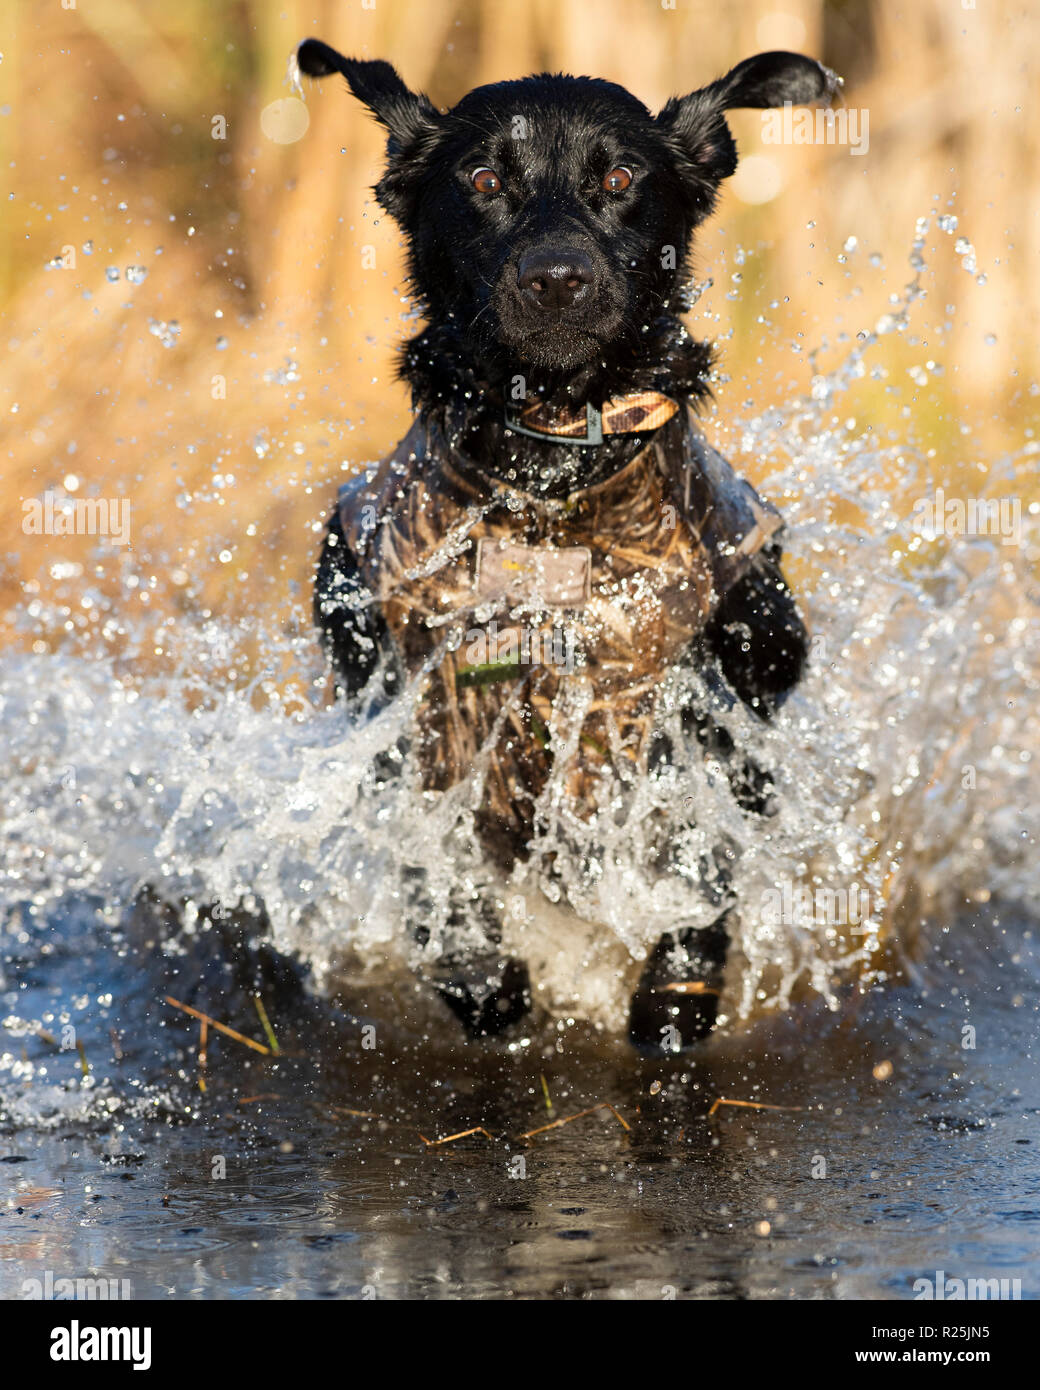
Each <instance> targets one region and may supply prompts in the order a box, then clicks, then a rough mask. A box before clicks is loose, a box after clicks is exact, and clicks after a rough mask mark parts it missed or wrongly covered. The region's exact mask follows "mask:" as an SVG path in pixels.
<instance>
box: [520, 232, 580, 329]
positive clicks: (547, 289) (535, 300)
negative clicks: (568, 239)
mask: <svg viewBox="0 0 1040 1390" xmlns="http://www.w3.org/2000/svg"><path fill="white" fill-rule="evenodd" d="M595 281H596V272H595V270H594V269H593V266H592V262H591V260H589V258H588V256H586V255H585V253H584V251H575V250H574V249H573V248H571V247H561V248H559V249H558V250H550V251H532V252H529V253H528V255H526V256H524V257H523V258H522V259H521V261H520V264H519V266H518V267H517V272H516V282H517V284H518V285H519V287H520V293H521V294H522V295H523V297H524V299H526V300H527V302H528V304H531V305H533V306H534V307H535V308H537V309H547V310H549V311H550V312H552V313H557V314H558V313H559V312H560V311H561V309H569V308H570V306H571V305H572V304H575V303H576V302H577V301H578V300H579V299H581V298H582V297H583V296H584V295H587V294H588V292H589V289H590V287H591V286H592V285H593V284H595Z"/></svg>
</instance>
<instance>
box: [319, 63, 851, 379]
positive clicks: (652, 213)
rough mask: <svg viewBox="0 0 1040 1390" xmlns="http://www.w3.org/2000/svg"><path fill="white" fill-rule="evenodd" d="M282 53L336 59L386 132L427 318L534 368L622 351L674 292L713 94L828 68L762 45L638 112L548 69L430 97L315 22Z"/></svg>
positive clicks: (613, 95) (727, 103) (705, 184)
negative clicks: (347, 52) (454, 98)
mask: <svg viewBox="0 0 1040 1390" xmlns="http://www.w3.org/2000/svg"><path fill="white" fill-rule="evenodd" d="M297 57H298V62H299V66H300V70H301V71H302V72H303V73H305V74H307V75H308V76H310V77H324V76H327V75H328V74H330V73H333V72H339V73H342V74H343V76H344V77H345V78H346V79H347V83H348V85H349V87H350V90H351V91H352V92H353V93H354V95H355V96H356V97H357V98H358V99H359V100H360V101H362V102H364V103H365V105H366V106H368V107H369V108H370V110H371V111H373V112H374V114H375V115H376V117H377V118H378V119H379V120H380V121H381V122H382V124H383V125H384V126H385V127H386V129H387V131H388V132H389V139H388V142H387V166H386V171H385V173H384V174H383V177H382V178H381V180H380V182H379V184H378V185H377V187H376V194H377V196H378V198H379V201H380V203H381V204H382V205H383V207H384V208H385V209H386V210H387V212H389V213H390V214H391V215H392V216H393V217H394V218H395V219H396V220H397V222H398V223H399V224H400V226H401V227H402V229H403V230H404V232H405V233H406V235H407V237H408V241H409V247H410V257H411V273H412V278H413V281H414V284H415V287H416V289H417V290H418V292H419V293H420V294H421V296H422V298H423V300H424V301H425V303H426V305H427V307H428V309H429V311H430V315H431V318H432V319H434V320H436V321H437V322H438V323H442V324H444V323H451V325H452V326H453V329H454V332H455V335H456V337H457V339H458V341H459V343H460V346H462V347H464V348H465V349H466V350H467V351H468V352H469V353H470V355H471V357H472V359H473V360H474V361H477V362H484V363H498V364H500V365H506V364H509V365H512V366H516V367H519V368H523V367H533V368H535V369H538V368H541V369H548V370H551V371H570V370H574V369H576V368H579V367H581V366H582V365H584V364H592V363H594V362H596V361H601V362H603V363H604V364H607V363H608V362H609V360H610V359H611V357H612V356H614V355H616V354H618V353H624V352H626V351H627V352H631V350H632V349H633V347H635V346H637V345H638V342H639V339H640V335H641V334H645V333H646V331H647V329H648V327H649V325H650V324H651V323H652V322H653V320H654V319H656V318H657V317H658V316H659V315H660V314H661V313H662V311H665V310H667V308H668V307H669V304H670V303H671V304H672V306H673V307H675V303H674V301H675V296H676V292H677V290H678V289H679V287H680V285H681V283H682V281H683V279H684V278H685V274H686V267H685V261H686V256H687V252H688V249H689V243H690V238H691V234H692V232H693V230H694V228H695V227H696V226H697V225H698V223H700V222H701V221H703V219H704V218H705V217H706V216H707V215H708V214H709V213H710V212H711V210H712V208H713V207H714V205H715V200H716V196H717V192H718V188H719V184H720V183H721V181H722V180H723V179H725V178H728V177H729V175H731V174H732V173H733V172H734V170H735V169H736V167H737V151H736V145H735V143H734V140H733V136H732V134H731V133H730V130H729V126H728V124H727V122H726V115H725V113H726V111H727V110H730V109H732V108H735V107H773V106H782V105H784V104H785V103H788V102H790V103H792V104H795V105H806V104H811V103H815V102H818V101H821V100H827V99H829V98H830V96H831V95H832V94H833V92H834V91H835V89H836V86H837V84H838V79H837V78H835V76H834V74H833V73H831V72H830V71H829V70H828V69H826V68H824V67H822V66H821V64H819V63H817V62H815V61H813V60H812V59H811V58H804V57H801V56H800V55H798V54H793V53H764V54H761V55H759V56H758V57H755V58H748V59H747V60H746V61H744V62H743V63H740V64H739V65H738V66H737V67H735V68H734V69H733V70H732V72H730V73H728V74H727V75H726V76H725V77H723V78H721V79H720V80H719V81H717V82H713V83H711V84H710V85H709V86H707V87H702V88H701V89H700V90H699V91H695V92H692V93H691V94H690V95H688V96H684V97H678V98H673V99H672V100H671V101H669V102H668V103H667V105H666V106H665V107H664V108H663V110H662V111H661V112H660V113H659V114H658V115H656V116H654V115H652V114H651V113H650V112H649V111H648V110H647V108H646V107H645V106H644V105H643V104H642V102H640V101H639V100H638V99H637V98H636V97H634V96H632V95H631V93H630V92H627V91H626V90H625V89H624V88H623V87H619V86H616V85H614V84H613V83H611V82H605V81H600V80H598V79H594V78H588V77H567V76H560V75H556V76H546V75H543V76H539V77H528V78H524V79H523V80H521V81H513V82H500V83H496V84H494V85H491V86H486V87H478V88H476V89H475V90H474V91H472V92H470V93H469V94H468V95H467V96H465V97H463V99H462V100H461V101H460V102H459V103H458V105H457V106H455V107H453V108H452V109H451V110H450V111H448V112H447V113H445V114H441V113H440V112H438V111H437V110H436V109H435V108H434V106H433V105H432V104H431V103H430V101H429V100H428V99H427V98H426V97H425V96H422V95H419V94H417V93H415V92H412V91H410V90H409V89H408V88H407V87H406V86H405V84H404V83H403V82H402V80H401V78H400V77H399V76H398V75H397V73H396V72H395V70H394V69H393V68H392V67H391V66H390V64H389V63H384V62H372V61H360V60H355V59H350V58H344V57H343V56H342V55H341V54H339V53H337V52H336V51H335V50H334V49H332V48H329V47H328V45H326V44H323V43H320V42H319V41H317V40H315V39H306V40H305V41H304V42H303V43H302V44H301V45H300V48H299V50H298V55H297Z"/></svg>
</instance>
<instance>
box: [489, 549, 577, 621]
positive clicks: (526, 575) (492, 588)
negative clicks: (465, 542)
mask: <svg viewBox="0 0 1040 1390" xmlns="http://www.w3.org/2000/svg"><path fill="white" fill-rule="evenodd" d="M591 585H592V552H591V550H589V548H588V547H587V546H584V545H581V546H573V547H571V548H570V549H567V550H557V549H552V548H550V547H546V546H540V547H536V546H530V545H517V544H516V543H515V542H513V541H507V540H497V541H496V540H488V539H483V540H479V541H478V542H477V577H476V590H477V596H478V598H485V599H493V598H501V599H506V600H508V601H509V602H511V603H527V604H530V605H531V606H532V607H540V606H544V607H546V608H580V607H582V605H583V604H584V603H586V602H587V600H588V598H589V595H590V593H591Z"/></svg>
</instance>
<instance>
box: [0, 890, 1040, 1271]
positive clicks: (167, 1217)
mask: <svg viewBox="0 0 1040 1390" xmlns="http://www.w3.org/2000/svg"><path fill="white" fill-rule="evenodd" d="M90 916H91V914H89V913H87V912H85V911H84V913H83V914H82V920H77V918H76V916H75V914H73V915H71V916H70V917H68V918H67V919H66V920H65V921H64V922H63V924H62V930H61V932H60V933H59V934H56V935H55V937H54V940H53V942H52V943H51V947H52V948H51V950H49V951H44V952H42V953H38V952H37V951H36V949H35V947H33V946H32V945H26V944H25V943H24V942H23V943H22V946H21V947H20V948H19V950H20V951H21V954H19V950H15V951H13V952H12V951H11V950H10V949H8V951H7V952H6V956H7V959H8V973H7V979H6V982H5V984H6V991H5V992H4V993H3V995H2V1012H3V1022H4V1027H5V1034H4V1036H3V1040H2V1041H0V1054H3V1058H4V1062H3V1066H4V1069H3V1071H2V1072H0V1082H2V1090H0V1157H2V1160H3V1161H2V1163H0V1293H2V1295H3V1296H4V1297H6V1298H21V1297H23V1296H24V1292H25V1289H24V1284H23V1281H25V1280H29V1279H36V1280H39V1281H41V1283H42V1282H43V1281H44V1280H45V1279H46V1277H47V1274H48V1271H49V1272H50V1277H51V1279H52V1280H57V1279H62V1278H72V1279H75V1278H94V1277H103V1278H106V1279H116V1280H127V1281H129V1284H128V1286H126V1290H125V1291H126V1293H128V1294H132V1296H133V1297H136V1298H246V1297H277V1298H355V1299H356V1298H466V1299H473V1298H477V1299H479V1298H504V1297H520V1298H637V1299H662V1298H671V1297H676V1298H779V1299H789V1298H798V1299H834V1298H888V1299H906V1298H911V1297H913V1296H914V1288H913V1284H914V1281H915V1280H916V1279H920V1278H928V1279H934V1278H935V1275H936V1271H937V1270H943V1271H945V1274H946V1276H947V1278H951V1277H959V1278H965V1279H967V1278H1002V1279H1012V1280H1013V1279H1018V1280H1020V1281H1021V1296H1022V1297H1023V1298H1035V1297H1036V1296H1037V1295H1038V1293H1040V1075H1038V1070H1037V1035H1038V1011H1037V1002H1036V1001H1037V988H1036V986H1037V979H1038V974H1040V957H1038V953H1037V949H1036V941H1035V939H1034V935H1035V934H1034V933H1032V932H1031V931H1030V929H1029V927H1028V926H1027V925H1025V924H1023V922H1022V920H1021V918H1014V919H1013V918H1012V917H1011V916H1010V915H1007V916H1005V917H1004V918H1003V920H1002V919H1001V918H1000V917H999V916H998V915H997V914H995V913H992V914H991V915H990V917H989V918H988V919H987V920H984V921H978V922H965V923H963V924H961V926H960V927H958V928H955V929H951V931H950V932H948V933H945V934H939V935H938V938H937V939H938V941H939V945H938V946H937V947H936V948H935V949H934V951H933V953H932V955H933V958H932V959H931V960H930V961H928V962H926V966H927V968H926V971H925V977H924V978H927V980H928V984H927V986H925V985H923V984H921V983H920V982H919V983H918V985H917V986H916V987H912V986H910V985H905V986H902V987H891V988H889V989H888V990H887V991H878V992H875V993H874V994H873V995H871V996H868V997H866V998H864V997H852V996H850V997H849V998H848V1000H847V1001H846V1004H845V1006H844V1008H843V1009H842V1010H841V1011H840V1012H839V1013H838V1014H837V1015H830V1014H827V1013H824V1012H822V1011H821V1010H820V1009H819V1008H818V1007H809V1006H805V1007H803V1009H802V1010H801V1011H798V1010H796V1011H794V1012H793V1013H791V1014H789V1015H787V1016H785V1017H782V1018H778V1019H773V1020H766V1021H763V1022H760V1023H759V1024H757V1025H756V1026H755V1027H754V1028H753V1029H752V1030H750V1031H748V1032H744V1033H742V1034H739V1035H737V1034H734V1035H732V1036H730V1037H728V1038H720V1039H716V1040H715V1041H714V1042H713V1043H712V1044H711V1045H710V1046H709V1047H708V1048H707V1049H705V1051H704V1052H702V1053H701V1054H699V1055H698V1057H697V1059H696V1061H695V1062H691V1061H690V1060H689V1059H685V1060H683V1059H676V1060H674V1061H673V1060H670V1061H669V1062H667V1063H660V1062H657V1063H652V1062H639V1061H635V1060H633V1059H632V1058H631V1057H630V1056H628V1055H627V1054H626V1053H625V1052H624V1051H622V1050H617V1051H611V1050H610V1049H604V1048H603V1047H602V1046H601V1045H599V1044H598V1043H597V1042H596V1041H595V1040H594V1039H591V1040H590V1039H588V1038H586V1039H584V1040H582V1039H581V1038H579V1037H578V1035H577V1030H576V1029H567V1028H563V1029H562V1030H559V1031H556V1032H553V1033H545V1034H543V1035H542V1036H541V1037H537V1038H536V1037H532V1038H531V1039H530V1042H529V1045H528V1046H526V1047H522V1046H521V1047H517V1048H516V1050H515V1051H514V1052H512V1053H510V1052H509V1051H507V1050H505V1049H504V1048H502V1047H499V1049H498V1050H497V1051H496V1050H489V1049H486V1048H481V1047H479V1046H474V1045H470V1046H467V1047H456V1046H454V1045H453V1036H454V1035H453V1034H452V1033H451V1031H450V1029H449V1028H448V1027H447V1026H445V1029H444V1033H443V1037H442V1038H424V1039H417V1040H416V1041H415V1042H414V1044H413V1043H410V1042H409V1040H408V1036H407V1025H406V1024H405V1025H403V1026H402V1027H401V1028H400V1029H399V1030H398V1036H397V1037H396V1038H395V1043H394V1047H393V1049H390V1048H388V1047H387V1046H386V1045H385V1044H381V1045H380V1046H379V1047H376V1048H375V1049H372V1050H368V1049H365V1048H364V1047H363V1046H361V1041H360V1039H361V1027H360V1024H358V1022H357V1021H356V1020H352V1019H349V1018H346V1017H344V1015H342V1014H337V1015H332V1016H326V1015H324V1014H319V1013H315V1012H313V1011H301V1010H296V1011H295V1013H294V1012H293V1011H292V1010H291V1009H289V1008H288V1007H287V1006H285V1005H283V1004H281V1003H279V1005H278V1007H277V1009H276V1010H275V1018H274V1022H275V1025H276V1027H277V1030H278V1032H279V1034H280V1035H281V1042H282V1046H283V1047H284V1048H286V1049H287V1050H288V1051H289V1052H290V1053H292V1054H294V1055H290V1056H283V1057H280V1058H278V1059H273V1058H272V1059H269V1058H264V1057H261V1056H259V1055H257V1054H255V1053H252V1052H250V1051H249V1050H248V1049H246V1048H245V1047H243V1046H242V1045H240V1044H238V1043H236V1042H234V1041H232V1040H228V1039H224V1038H221V1037H219V1036H216V1035H214V1034H213V1033H212V1032H210V1035H209V1056H208V1062H207V1071H206V1074H207V1090H206V1092H205V1094H203V1093H202V1092H200V1090H199V1087H198V1070H197V1042H198V1034H197V1031H196V1030H197V1025H196V1024H193V1023H190V1022H189V1021H188V1020H185V1019H184V1017H183V1015H179V1014H178V1013H177V1012H176V1011H175V1010H173V1009H171V1008H170V1007H168V1006H166V1005H164V1004H162V1003H161V1002H160V1001H159V998H158V994H157V986H156V982H155V980H154V979H152V978H151V977H150V976H149V972H148V970H147V968H145V967H144V966H143V965H142V963H141V961H140V960H139V959H134V958H133V957H132V956H128V955H126V954H123V953H120V951H118V950H117V949H116V948H115V946H114V945H112V944H111V943H109V944H105V943H103V942H99V940H98V939H97V938H96V937H95V935H94V933H93V930H92V928H91V925H90ZM954 943H955V944H956V951H954V950H953V945H954ZM37 944H38V943H37ZM944 957H949V959H944ZM109 996H110V997H109ZM99 997H100V999H101V1002H100V1003H98V1002H97V1001H98V999H99ZM215 1012H216V1010H215ZM65 1015H67V1016H68V1017H69V1018H70V1019H71V1020H72V1025H73V1026H74V1027H75V1028H76V1030H77V1035H76V1039H77V1041H78V1042H81V1043H82V1044H83V1051H84V1054H85V1056H86V1058H87V1063H88V1065H89V1067H90V1069H91V1070H90V1078H89V1083H87V1084H86V1085H84V1083H83V1078H82V1063H81V1060H80V1055H79V1052H78V1050H76V1048H75V1047H74V1046H73V1047H66V1049H65V1050H64V1051H62V1050H60V1043H61V1039H60V1029H61V1027H62V1018H63V1016H65ZM225 1016H226V1015H225ZM236 1019H237V1021H239V1023H240V1026H241V1027H242V1029H243V1031H245V1032H247V1033H249V1034H250V1035H251V1036H253V1037H255V1038H258V1039H262V1038H263V1036H264V1034H263V1031H262V1028H261V1027H260V1024H259V1021H258V1020H257V1018H256V1017H255V1016H254V1017H253V1019H252V1023H251V1024H250V1021H249V1018H248V1015H246V1014H241V1015H236ZM25 1020H37V1021H40V1020H43V1021H44V1027H45V1028H47V1029H48V1030H49V1031H50V1033H51V1036H52V1037H53V1038H54V1042H53V1043H51V1042H48V1041H47V1040H44V1039H42V1038H40V1037H38V1036H36V1035H35V1034H34V1033H25V1034H24V1035H23V1036H17V1034H18V1032H19V1030H20V1028H21V1029H22V1030H23V1031H24V1021H25ZM48 1020H50V1021H48ZM19 1021H21V1023H20V1022H19ZM966 1026H970V1027H971V1028H974V1030H975V1034H974V1039H972V1038H971V1035H970V1034H967V1035H966V1034H965V1033H964V1029H965V1027H966ZM382 1033H383V1034H385V1033H386V1029H385V1028H383V1029H382ZM377 1036H380V1034H378V1033H377ZM966 1040H967V1041H972V1040H973V1041H974V1043H975V1047H974V1048H973V1049H972V1048H965V1047H964V1046H963V1043H964V1042H965V1041H966ZM66 1041H67V1042H68V1041H69V1038H66ZM438 1046H440V1047H441V1050H437V1049H438ZM117 1047H118V1051H119V1053H120V1056H119V1058H118V1059H117V1057H116V1055H115V1053H116V1049H117ZM543 1077H544V1085H543V1080H542V1078H543ZM546 1089H547V1090H548V1094H549V1099H550V1100H551V1102H552V1106H553V1108H552V1110H551V1111H550V1110H549V1109H548V1107H547V1100H546ZM719 1096H724V1097H729V1098H734V1099H742V1100H759V1101H763V1102H767V1103H770V1104H775V1105H784V1106H797V1107H801V1108H800V1109H798V1110H786V1111H780V1110H776V1111H767V1110H757V1111H756V1110H750V1109H741V1108H737V1107H722V1108H721V1109H719V1110H718V1111H717V1112H716V1114H715V1115H714V1116H712V1117H710V1118H709V1117H708V1116H707V1114H706V1111H707V1109H708V1108H709V1105H710V1102H711V1101H712V1100H714V1099H715V1098H717V1097H719ZM599 1102H610V1103H611V1104H612V1105H613V1106H614V1107H616V1110H617V1112H618V1114H619V1115H620V1116H621V1117H622V1118H623V1119H624V1120H625V1122H626V1123H627V1125H628V1126H629V1127H630V1128H629V1129H628V1130H626V1129H625V1128H623V1127H622V1125H621V1123H620V1122H619V1120H618V1119H617V1118H616V1117H615V1115H614V1114H613V1113H612V1112H611V1111H610V1110H608V1109H602V1110H599V1111H596V1112H595V1113H593V1114H591V1115H588V1116H586V1117H584V1118H582V1119H578V1120H575V1121H574V1122H573V1123H572V1124H569V1125H564V1126H559V1127H557V1128H556V1129H553V1130H550V1131H547V1132H544V1133H542V1134H538V1135H535V1136H533V1137H532V1138H530V1139H527V1140H524V1139H522V1138H520V1137H519V1136H520V1135H522V1134H524V1133H526V1132H528V1131H530V1130H532V1129H535V1128H537V1127H539V1126H543V1125H546V1124H548V1123H550V1122H551V1121H553V1120H556V1119H560V1118H565V1117H567V1116H570V1115H573V1114H575V1113H576V1112H579V1111H581V1110H582V1109H584V1108H586V1107H588V1106H592V1105H594V1104H597V1103H599ZM350 1111H366V1112H373V1113H374V1114H376V1115H378V1116H379V1117H380V1118H368V1117H365V1116H363V1115H358V1114H351V1113H349V1112H350ZM475 1125H480V1126H482V1127H484V1128H485V1129H486V1130H487V1131H488V1132H489V1134H490V1135H491V1136H492V1137H491V1138H490V1139H489V1138H488V1137H486V1136H485V1135H483V1134H474V1135H472V1136H470V1137H468V1138H465V1139H461V1140H458V1141H456V1142H453V1143H451V1144H441V1145H427V1144H426V1143H424V1138H425V1139H427V1140H436V1139H438V1138H440V1137H442V1136H444V1135H450V1134H454V1133H457V1132H459V1131H461V1130H466V1129H469V1128H471V1127H472V1126H475ZM221 1173H224V1176H220V1174H221ZM824 1174H825V1175H824Z"/></svg>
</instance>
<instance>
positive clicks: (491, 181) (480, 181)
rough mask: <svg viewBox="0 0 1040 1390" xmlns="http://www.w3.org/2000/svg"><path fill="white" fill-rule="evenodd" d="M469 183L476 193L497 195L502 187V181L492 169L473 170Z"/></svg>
mask: <svg viewBox="0 0 1040 1390" xmlns="http://www.w3.org/2000/svg"><path fill="white" fill-rule="evenodd" d="M470 182H471V183H472V184H473V187H474V188H475V189H476V190H477V192H478V193H497V192H498V191H499V189H500V188H501V187H502V180H501V179H500V178H499V177H498V175H497V174H496V173H495V171H494V169H474V170H473V173H472V174H471V175H470Z"/></svg>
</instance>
